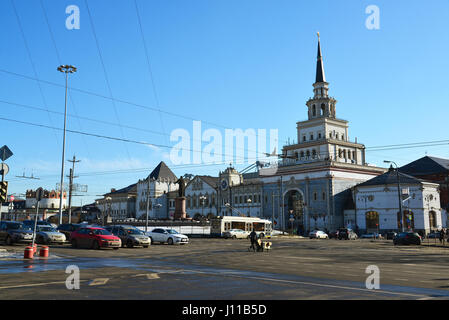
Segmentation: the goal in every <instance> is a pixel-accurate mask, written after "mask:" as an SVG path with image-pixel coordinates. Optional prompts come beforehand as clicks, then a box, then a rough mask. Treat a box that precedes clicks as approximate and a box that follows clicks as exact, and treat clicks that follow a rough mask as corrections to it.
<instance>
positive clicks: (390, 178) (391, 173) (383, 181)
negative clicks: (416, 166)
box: [357, 167, 426, 187]
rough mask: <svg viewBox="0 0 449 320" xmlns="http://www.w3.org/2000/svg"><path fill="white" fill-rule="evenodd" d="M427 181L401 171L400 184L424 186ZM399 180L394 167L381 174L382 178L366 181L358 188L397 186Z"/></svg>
mask: <svg viewBox="0 0 449 320" xmlns="http://www.w3.org/2000/svg"><path fill="white" fill-rule="evenodd" d="M424 182H426V181H424V180H421V179H418V178H415V177H413V176H410V175H408V174H405V173H402V172H401V171H399V183H400V184H422V183H424ZM397 183H398V178H397V170H395V169H393V167H390V170H388V171H387V172H385V173H384V174H381V175H380V176H377V177H374V178H372V179H370V180H368V181H365V182H363V183H361V184H359V185H357V187H366V186H377V185H388V184H397Z"/></svg>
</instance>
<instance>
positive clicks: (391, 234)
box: [386, 231, 397, 240]
mask: <svg viewBox="0 0 449 320" xmlns="http://www.w3.org/2000/svg"><path fill="white" fill-rule="evenodd" d="M396 235H397V232H394V231H391V232H387V235H386V238H387V240H393V239H394V237H395V236H396Z"/></svg>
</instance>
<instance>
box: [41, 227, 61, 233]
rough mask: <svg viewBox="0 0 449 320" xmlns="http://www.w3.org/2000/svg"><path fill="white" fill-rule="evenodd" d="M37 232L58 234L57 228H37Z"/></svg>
mask: <svg viewBox="0 0 449 320" xmlns="http://www.w3.org/2000/svg"><path fill="white" fill-rule="evenodd" d="M37 230H38V231H41V232H42V231H43V232H57V231H56V229H55V228H52V227H50V226H37Z"/></svg>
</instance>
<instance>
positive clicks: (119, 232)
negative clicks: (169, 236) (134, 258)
mask: <svg viewBox="0 0 449 320" xmlns="http://www.w3.org/2000/svg"><path fill="white" fill-rule="evenodd" d="M105 229H106V230H108V231H109V232H111V233H112V234H113V235H115V236H117V237H119V238H120V240H122V245H123V246H125V245H126V246H127V247H128V248H132V247H134V246H142V247H144V248H148V246H149V245H150V244H151V239H150V237H148V236H147V235H146V234H145V232H143V231H141V230H139V229H138V228H136V227H133V226H127V225H116V226H107V227H105Z"/></svg>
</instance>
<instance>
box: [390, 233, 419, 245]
mask: <svg viewBox="0 0 449 320" xmlns="http://www.w3.org/2000/svg"><path fill="white" fill-rule="evenodd" d="M421 242H422V238H421V236H420V235H419V234H417V233H416V232H401V233H399V234H398V235H396V236H395V237H394V239H393V244H394V245H398V244H405V245H407V244H416V245H420V244H421Z"/></svg>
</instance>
